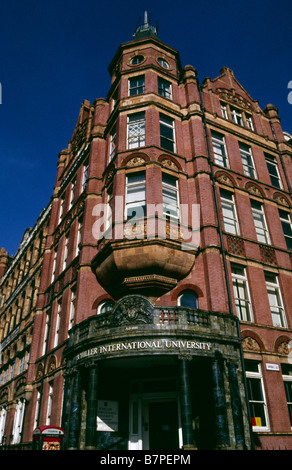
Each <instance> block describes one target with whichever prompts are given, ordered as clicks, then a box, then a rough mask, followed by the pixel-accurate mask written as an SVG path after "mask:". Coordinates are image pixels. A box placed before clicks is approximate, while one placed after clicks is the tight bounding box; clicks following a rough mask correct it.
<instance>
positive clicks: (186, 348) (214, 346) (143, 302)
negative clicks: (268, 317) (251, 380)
mask: <svg viewBox="0 0 292 470" xmlns="http://www.w3.org/2000/svg"><path fill="white" fill-rule="evenodd" d="M237 322H238V319H237V317H235V316H231V315H229V314H223V313H216V312H209V311H202V310H199V309H192V308H188V307H162V306H155V305H153V303H152V302H151V301H150V300H149V299H147V298H145V297H143V296H141V295H128V296H125V297H123V298H122V299H120V300H119V301H118V302H117V303H116V304H115V306H114V308H113V310H112V311H110V312H106V313H103V314H100V315H96V316H91V317H89V318H88V319H87V320H85V321H84V322H82V323H81V324H79V325H76V326H74V327H73V328H72V330H71V331H70V335H69V342H68V346H67V350H66V352H65V356H66V357H67V360H69V362H72V364H71V365H72V366H73V364H74V363H75V364H77V363H79V364H82V363H83V362H85V361H86V360H88V359H96V360H101V359H109V358H117V357H118V358H120V357H128V358H129V357H134V356H135V357H137V356H142V355H143V356H145V355H153V354H154V355H158V354H160V355H172V356H173V355H184V356H185V355H187V356H188V355H189V356H190V357H192V356H193V355H200V356H208V357H210V356H213V355H214V354H215V352H216V351H218V350H220V351H221V352H222V354H224V356H225V357H226V356H227V357H228V356H229V357H230V358H232V356H233V354H234V353H235V351H236V354H235V355H236V356H237V355H238V351H239V347H240V338H239V337H238V330H237Z"/></svg>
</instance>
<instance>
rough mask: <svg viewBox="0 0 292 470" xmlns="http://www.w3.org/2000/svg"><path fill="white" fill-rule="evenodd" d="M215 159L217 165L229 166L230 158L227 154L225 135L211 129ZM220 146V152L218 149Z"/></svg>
mask: <svg viewBox="0 0 292 470" xmlns="http://www.w3.org/2000/svg"><path fill="white" fill-rule="evenodd" d="M211 138H212V146H213V152H214V160H215V163H216V164H217V165H220V166H224V167H225V168H229V159H228V154H227V148H226V142H225V137H224V136H223V135H221V134H218V133H217V132H215V131H211ZM218 148H220V152H218V151H217V149H218Z"/></svg>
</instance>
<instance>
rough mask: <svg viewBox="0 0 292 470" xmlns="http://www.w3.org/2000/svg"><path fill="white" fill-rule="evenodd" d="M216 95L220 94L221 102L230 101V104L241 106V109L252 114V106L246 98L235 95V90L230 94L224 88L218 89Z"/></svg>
mask: <svg viewBox="0 0 292 470" xmlns="http://www.w3.org/2000/svg"><path fill="white" fill-rule="evenodd" d="M216 93H218V94H219V98H220V100H224V101H228V102H229V103H231V104H234V105H235V106H239V107H240V108H243V109H245V110H248V111H249V112H252V109H253V108H252V105H251V104H250V103H249V102H248V101H247V100H246V99H245V98H243V97H242V96H240V95H238V94H237V93H235V91H234V90H233V91H232V92H230V91H229V90H226V89H224V88H223V89H222V88H218V89H217V90H216Z"/></svg>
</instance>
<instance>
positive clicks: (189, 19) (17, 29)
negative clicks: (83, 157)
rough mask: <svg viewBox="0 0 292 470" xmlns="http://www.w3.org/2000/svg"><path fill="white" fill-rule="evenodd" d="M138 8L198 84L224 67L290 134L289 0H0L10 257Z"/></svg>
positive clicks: (1, 156)
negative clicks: (192, 70) (84, 105)
mask: <svg viewBox="0 0 292 470" xmlns="http://www.w3.org/2000/svg"><path fill="white" fill-rule="evenodd" d="M144 10H147V11H148V14H149V15H151V19H152V23H153V24H154V25H156V23H158V24H159V36H160V39H161V40H162V41H164V42H165V43H167V44H169V45H170V46H172V47H174V48H175V49H177V50H178V51H179V53H180V57H181V62H182V66H185V65H188V64H191V65H193V66H194V67H196V68H197V70H198V74H199V79H200V81H201V82H202V81H203V80H204V78H206V77H207V76H209V77H211V78H215V77H217V76H218V75H219V73H220V69H221V67H222V66H227V67H229V68H231V69H232V70H233V71H234V74H235V76H236V78H237V79H238V80H239V82H240V83H241V84H242V85H243V86H244V87H245V89H246V90H247V91H248V93H249V94H250V95H251V96H252V97H253V98H254V99H257V100H258V101H259V105H260V107H261V108H262V109H264V108H265V106H266V104H268V103H272V104H274V105H275V106H277V107H278V108H279V115H280V116H281V120H282V126H283V128H284V130H287V131H288V132H292V105H291V104H289V103H288V99H287V96H288V92H289V89H288V82H289V81H290V80H292V34H291V15H292V3H291V0H278V1H277V2H275V1H274V0H273V1H272V0H266V1H264V0H254V1H251V0H247V1H244V0H243V1H241V2H238V1H236V0H233V1H229V0H226V1H221V2H218V1H214V0H209V1H208V2H203V1H197V0H193V1H190V0H181V1H179V2H177V1H176V2H174V1H171V0H168V1H165V0H160V1H159V2H158V1H157V0H156V1H152V0H149V1H145V2H144V1H141V2H140V1H138V0H136V1H134V0H124V1H117V0H112V1H109V2H105V1H100V0H70V1H69V0H50V1H49V0H0V19H1V27H0V83H1V90H2V103H1V104H0V197H1V204H0V224H1V225H0V247H2V246H3V247H5V248H6V249H7V250H8V252H9V254H10V255H13V254H15V252H16V251H17V248H18V246H19V243H20V241H21V239H22V236H23V233H24V231H25V230H26V229H27V228H28V227H31V226H33V225H34V224H35V222H36V220H37V218H38V216H39V214H40V213H41V211H42V209H43V208H44V207H46V206H47V204H48V203H49V201H50V198H51V195H52V193H53V188H54V183H55V176H56V168H57V167H56V165H57V160H58V153H59V152H60V151H61V150H62V149H64V148H66V147H67V145H68V142H69V141H70V139H71V136H72V133H73V130H74V126H75V124H76V120H77V117H78V114H79V109H80V105H81V103H82V101H83V100H84V99H88V100H89V101H90V102H93V101H94V100H95V99H96V98H99V97H106V95H107V92H108V90H109V87H110V76H109V73H108V65H109V64H110V62H111V60H112V58H113V56H114V54H115V52H116V51H117V49H118V47H119V45H120V44H121V43H124V42H127V41H130V40H131V39H132V34H133V32H134V30H135V28H136V26H137V24H139V22H140V21H141V20H142V19H143V13H144ZM139 20H140V21H139Z"/></svg>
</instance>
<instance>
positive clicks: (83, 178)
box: [82, 161, 89, 192]
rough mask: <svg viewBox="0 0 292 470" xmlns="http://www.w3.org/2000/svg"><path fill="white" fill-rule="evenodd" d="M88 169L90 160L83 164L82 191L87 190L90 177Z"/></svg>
mask: <svg viewBox="0 0 292 470" xmlns="http://www.w3.org/2000/svg"><path fill="white" fill-rule="evenodd" d="M88 170H89V162H88V161H87V162H86V163H85V164H84V165H83V174H82V192H83V191H85V189H86V185H87V179H88Z"/></svg>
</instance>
